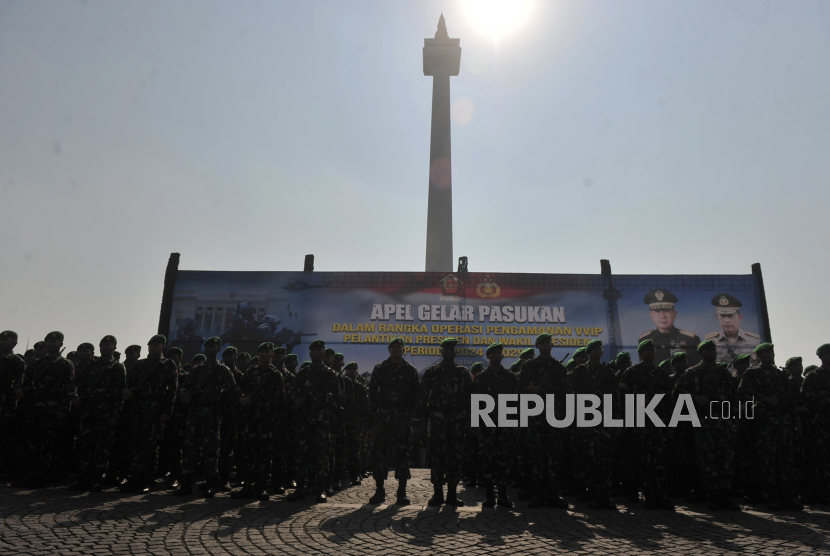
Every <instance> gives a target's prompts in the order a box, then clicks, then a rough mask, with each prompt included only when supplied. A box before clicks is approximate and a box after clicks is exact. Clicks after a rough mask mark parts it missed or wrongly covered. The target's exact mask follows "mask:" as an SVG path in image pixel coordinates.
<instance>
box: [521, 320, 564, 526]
mask: <svg viewBox="0 0 830 556" xmlns="http://www.w3.org/2000/svg"><path fill="white" fill-rule="evenodd" d="M536 349H538V350H539V356H538V357H536V358H535V359H532V360H531V361H528V362H527V363H525V364H524V365H523V366H522V372H521V373H519V384H518V388H519V390H518V391H519V393H521V394H536V395H538V396H541V397H542V399H545V397H546V395H547V394H553V395H554V396H555V398H554V401H555V413H556V416H557V418H559V419H562V418H564V416H565V394H567V392H568V371H567V369H565V367H564V366H563V365H562V364H561V363H560V362H559V361H558V360H556V359H555V358H554V357H552V356H551V354H550V352H551V350H552V349H553V339H552V336H551V335H550V334H540V335H539V336H537V337H536ZM567 434H568V432H567V431H566V430H563V429H557V428H554V427H551V426H550V425H548V423H547V420H546V418H545V415H544V414H541V415H536V416H535V417H531V418H530V419H529V422H528V427H527V434H526V435H525V443H526V444H527V455H528V456H529V458H530V461H529V463H530V473H531V475H530V479H531V483H532V484H525V485H524V487H525V488H529V489H531V490H532V491H533V492H534V493H535V495H534V497H533V500H531V501H530V504H529V506H530V507H532V508H539V507H542V506H545V505H547V506H551V507H554V508H559V509H562V510H566V509H568V503H567V502H565V500H563V499H562V498H561V497H560V496H559V491H560V489H561V488H562V487H563V484H562V483H563V479H564V477H563V476H562V470H563V467H564V463H565V462H564V459H565V437H566V435H567Z"/></svg>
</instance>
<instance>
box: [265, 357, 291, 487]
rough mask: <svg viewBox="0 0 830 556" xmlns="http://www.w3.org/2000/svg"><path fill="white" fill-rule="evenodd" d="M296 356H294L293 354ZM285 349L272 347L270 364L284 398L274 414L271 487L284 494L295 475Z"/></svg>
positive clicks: (288, 375) (289, 391)
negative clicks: (280, 376) (282, 390)
mask: <svg viewBox="0 0 830 556" xmlns="http://www.w3.org/2000/svg"><path fill="white" fill-rule="evenodd" d="M295 357H296V356H295ZM285 359H286V349H285V348H284V347H282V346H280V347H275V348H274V354H273V355H272V356H271V364H272V365H274V367H275V368H276V369H277V371H278V372H279V373H280V374H281V375H282V380H283V385H284V390H285V400H284V401H283V402H281V403H280V404H279V407H278V408H277V413H276V414H275V415H274V434H273V443H272V452H271V488H272V489H273V492H274V494H285V488H286V486H287V485H289V482H290V481H291V480H292V479H293V477H294V475H295V470H294V458H295V455H296V454H295V450H294V440H293V435H292V429H293V427H294V425H293V422H294V409H293V407H292V406H293V404H294V393H295V392H294V390H295V385H294V374H293V373H291V372H289V371H288V369H287V368H286V367H285Z"/></svg>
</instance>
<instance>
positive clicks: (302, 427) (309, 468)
mask: <svg viewBox="0 0 830 556" xmlns="http://www.w3.org/2000/svg"><path fill="white" fill-rule="evenodd" d="M298 425H299V430H298V435H297V438H298V442H297V449H298V452H299V456H300V458H299V459H300V462H301V466H302V470H303V471H304V472H306V473H308V475H309V480H311V479H314V478H316V480H317V481H321V480H323V479H326V478H328V477H329V476H330V474H331V468H330V467H329V454H330V452H331V451H332V438H331V427H330V422H329V419H328V418H326V417H324V416H322V415H316V414H315V415H314V418H313V419H308V418H304V416H300V418H299V419H298Z"/></svg>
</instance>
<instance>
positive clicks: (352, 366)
mask: <svg viewBox="0 0 830 556" xmlns="http://www.w3.org/2000/svg"><path fill="white" fill-rule="evenodd" d="M352 369H354V370H357V363H356V362H355V361H351V362H349V364H348V365H346V367H345V368H344V369H343V370H344V371H351V370H352Z"/></svg>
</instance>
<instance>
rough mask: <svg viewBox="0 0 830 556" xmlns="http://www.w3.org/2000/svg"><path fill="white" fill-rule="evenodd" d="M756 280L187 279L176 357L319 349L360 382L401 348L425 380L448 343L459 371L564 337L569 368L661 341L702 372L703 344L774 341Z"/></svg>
mask: <svg viewBox="0 0 830 556" xmlns="http://www.w3.org/2000/svg"><path fill="white" fill-rule="evenodd" d="M762 306H763V304H762V300H761V293H760V288H759V285H758V280H757V278H756V276H754V275H751V274H749V275H737V276H736V275H725V276H708V275H707V276H696V275H693V276H652V275H649V276H641V275H613V276H610V275H588V274H498V273H491V274H485V273H466V272H461V273H452V274H437V273H416V272H213V271H179V272H178V275H177V278H176V282H175V286H174V288H173V295H172V316H171V320H170V329H169V337H170V346H180V347H182V348H183V349H184V350H185V354H186V358H188V359H189V358H190V357H192V356H193V355H194V354H196V353H198V352H200V351H202V349H203V346H202V344H203V342H204V340H205V339H206V338H208V337H210V336H220V337H221V338H222V340H223V343H224V344H225V345H234V346H236V347H238V348H239V350H240V351H247V352H249V353H251V355H254V354H255V351H256V347H257V346H258V345H259V344H260V343H261V342H264V341H273V342H275V343H276V344H278V345H283V346H286V347H287V348H288V349H289V351H293V352H294V353H297V354H298V355H299V359H300V362H302V361H304V360H306V359H307V358H308V345H309V343H311V342H312V341H313V340H315V339H323V340H325V341H326V345H327V346H328V347H332V348H334V350H335V351H338V352H340V353H343V354H344V355H345V358H346V361H347V362H349V361H356V362H357V363H358V365H359V369H360V372H361V373H364V372H371V370H372V368H373V367H374V365H375V364H377V363H379V362H380V361H382V360H383V359H385V358H386V357H388V352H387V344H388V342H389V340H390V339H392V338H394V337H395V336H401V337H403V338H404V340H405V341H406V355H405V358H406V359H407V360H408V361H410V362H411V363H412V364H413V365H415V367H416V368H417V369H418V370H419V371H420V372H423V371H424V370H425V369H426V368H427V367H428V366H429V365H431V364H433V363H435V362H436V361H438V360H439V359H440V348H439V343H440V342H441V340H442V339H443V338H445V337H447V336H453V337H457V338H459V340H460V344H459V346H458V354H459V355H458V358H457V361H458V362H460V363H461V364H464V365H468V366H469V365H471V364H472V363H474V362H476V361H481V362H484V363H485V366H486V358H485V356H484V350H485V349H486V347H487V346H488V345H489V344H491V343H493V342H497V341H498V342H501V343H503V344H504V345H505V356H506V361H505V364H506V365H509V364H510V363H512V362H513V361H514V360H515V359H516V358H517V357H518V355H519V353H520V352H522V351H523V350H525V349H527V348H528V347H533V344H534V339H535V338H536V336H537V335H538V334H540V333H543V332H547V333H550V334H552V335H553V342H554V350H553V355H554V356H555V357H558V358H559V359H564V358H566V357H570V355H572V354H573V352H574V351H576V350H577V349H578V348H579V347H581V346H584V345H585V344H587V343H588V342H589V341H590V340H593V339H596V338H599V339H601V340H602V341H603V344H604V345H605V356H604V359H605V360H606V361H608V360H610V359H611V358H613V357H614V355H616V353H618V352H619V351H623V350H626V351H629V352H631V353H632V355H633V359H634V361H635V362H636V361H637V356H636V349H637V345H638V344H639V342H640V341H642V340H643V339H646V338H651V339H653V340H654V343H655V345H656V346H657V357H658V361H662V360H663V359H666V358H668V357H670V356H671V355H672V354H673V353H676V352H678V351H685V352H686V353H687V354H688V356H689V358H690V360H691V361H692V363H695V362H697V361H698V357H697V352H696V350H695V348H696V346H697V345H698V343H700V342H701V341H702V340H704V339H712V340H714V341H715V342H716V343H717V345H718V355H719V360H721V361H727V362H728V361H731V360H732V359H733V358H734V357H735V356H736V355H738V354H741V353H751V352H752V349H753V348H754V347H755V346H756V345H758V343H760V342H763V341H766V338H765V337H764V332H763V331H764V326H763V314H762V309H761V308H762Z"/></svg>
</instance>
